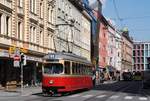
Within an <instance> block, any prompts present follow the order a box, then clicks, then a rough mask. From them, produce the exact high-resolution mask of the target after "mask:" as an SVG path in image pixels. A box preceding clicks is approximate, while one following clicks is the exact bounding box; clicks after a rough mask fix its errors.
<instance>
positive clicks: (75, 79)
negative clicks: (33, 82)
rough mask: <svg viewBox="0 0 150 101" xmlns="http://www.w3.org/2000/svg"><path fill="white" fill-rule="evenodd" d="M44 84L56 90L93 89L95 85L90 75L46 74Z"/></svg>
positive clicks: (44, 86) (47, 87)
mask: <svg viewBox="0 0 150 101" xmlns="http://www.w3.org/2000/svg"><path fill="white" fill-rule="evenodd" d="M42 86H43V88H45V89H50V90H55V91H56V92H69V91H74V90H79V89H85V88H86V89H91V88H92V86H93V85H92V80H91V77H90V76H60V77H50V76H44V77H43V85H42Z"/></svg>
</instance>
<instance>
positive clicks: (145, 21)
mask: <svg viewBox="0 0 150 101" xmlns="http://www.w3.org/2000/svg"><path fill="white" fill-rule="evenodd" d="M94 1H96V0H90V2H94ZM102 13H103V15H104V16H105V17H106V18H111V19H112V20H113V21H114V22H115V25H116V27H118V28H119V29H122V28H124V27H127V28H128V30H129V34H130V36H132V37H133V39H134V40H135V41H150V0H103V9H102Z"/></svg>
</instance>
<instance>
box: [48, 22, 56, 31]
mask: <svg viewBox="0 0 150 101" xmlns="http://www.w3.org/2000/svg"><path fill="white" fill-rule="evenodd" d="M47 28H48V29H51V30H55V26H54V24H52V23H51V22H47Z"/></svg>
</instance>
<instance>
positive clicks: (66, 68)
mask: <svg viewBox="0 0 150 101" xmlns="http://www.w3.org/2000/svg"><path fill="white" fill-rule="evenodd" d="M65 74H70V62H68V61H65Z"/></svg>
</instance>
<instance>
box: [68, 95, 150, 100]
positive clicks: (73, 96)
mask: <svg viewBox="0 0 150 101" xmlns="http://www.w3.org/2000/svg"><path fill="white" fill-rule="evenodd" d="M93 96H94V95H90V94H87V95H81V94H75V95H71V96H68V97H70V98H75V97H83V98H90V97H93ZM104 97H107V95H105V94H102V95H98V96H95V98H98V99H100V98H104ZM119 97H120V96H118V95H112V96H110V97H109V98H110V99H117V98H119ZM124 99H125V100H132V99H133V96H125V97H124ZM138 99H139V100H140V101H147V100H148V98H147V97H139V98H138Z"/></svg>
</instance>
